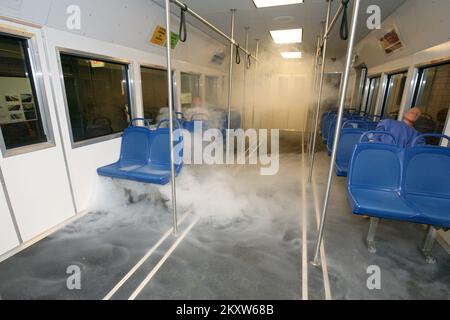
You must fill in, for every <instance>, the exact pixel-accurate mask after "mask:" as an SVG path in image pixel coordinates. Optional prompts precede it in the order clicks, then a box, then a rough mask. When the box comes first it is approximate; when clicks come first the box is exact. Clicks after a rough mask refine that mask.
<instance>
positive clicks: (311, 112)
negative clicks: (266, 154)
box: [307, 36, 322, 155]
mask: <svg viewBox="0 0 450 320" xmlns="http://www.w3.org/2000/svg"><path fill="white" fill-rule="evenodd" d="M321 39H322V37H321V36H320V37H317V50H316V59H315V61H314V80H313V90H312V96H311V101H312V97H314V95H315V94H316V92H317V79H318V68H319V58H320V57H319V52H320V41H321ZM313 121H314V105H312V106H311V104H310V106H309V112H308V121H307V124H308V125H311V126H310V127H309V128H307V130H308V129H310V130H311V132H310V134H309V138H308V154H309V155H311V148H312V141H313V128H314V123H313Z"/></svg>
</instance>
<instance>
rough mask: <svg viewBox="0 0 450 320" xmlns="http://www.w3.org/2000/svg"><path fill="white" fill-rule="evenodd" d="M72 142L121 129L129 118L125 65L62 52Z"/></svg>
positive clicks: (126, 70) (105, 134)
mask: <svg viewBox="0 0 450 320" xmlns="http://www.w3.org/2000/svg"><path fill="white" fill-rule="evenodd" d="M61 63H62V69H63V73H64V83H65V88H66V95H67V103H68V107H69V116H70V123H71V126H72V134H73V140H74V142H79V141H83V140H87V139H92V138H98V137H103V136H107V135H110V134H113V133H119V132H122V131H123V130H124V129H125V128H126V127H127V126H128V123H129V120H130V108H129V103H130V102H129V101H130V100H129V90H128V88H129V82H128V75H127V73H128V66H127V65H123V64H119V63H112V62H107V61H101V60H92V59H90V58H83V57H79V56H73V55H68V54H61Z"/></svg>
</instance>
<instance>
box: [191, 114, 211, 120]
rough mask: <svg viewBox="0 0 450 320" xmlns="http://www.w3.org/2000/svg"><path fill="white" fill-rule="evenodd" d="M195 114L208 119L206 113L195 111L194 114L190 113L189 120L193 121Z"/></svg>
mask: <svg viewBox="0 0 450 320" xmlns="http://www.w3.org/2000/svg"><path fill="white" fill-rule="evenodd" d="M196 116H202V117H206V118H207V119H208V115H207V114H206V113H195V114H193V115H192V117H191V121H195V119H194V118H195V117H196Z"/></svg>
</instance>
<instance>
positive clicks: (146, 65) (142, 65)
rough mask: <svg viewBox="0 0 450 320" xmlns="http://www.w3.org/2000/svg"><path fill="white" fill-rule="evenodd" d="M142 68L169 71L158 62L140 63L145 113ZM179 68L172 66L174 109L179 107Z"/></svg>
mask: <svg viewBox="0 0 450 320" xmlns="http://www.w3.org/2000/svg"><path fill="white" fill-rule="evenodd" d="M142 68H147V69H154V70H160V71H165V72H167V67H166V66H161V65H157V64H150V63H139V64H138V69H139V73H140V74H139V77H140V80H141V99H142V114H143V115H144V114H145V106H144V83H143V81H142ZM176 72H177V69H175V68H172V84H173V89H172V90H173V92H172V99H173V108H174V111H177V110H178V108H177V106H178V84H177V77H176Z"/></svg>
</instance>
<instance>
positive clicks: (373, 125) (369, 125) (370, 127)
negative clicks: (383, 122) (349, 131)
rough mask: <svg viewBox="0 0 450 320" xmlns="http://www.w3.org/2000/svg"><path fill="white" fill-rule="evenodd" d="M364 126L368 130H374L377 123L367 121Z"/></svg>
mask: <svg viewBox="0 0 450 320" xmlns="http://www.w3.org/2000/svg"><path fill="white" fill-rule="evenodd" d="M366 124H367V129H368V130H375V129H376V128H377V127H378V124H379V122H374V121H368V122H366Z"/></svg>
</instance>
